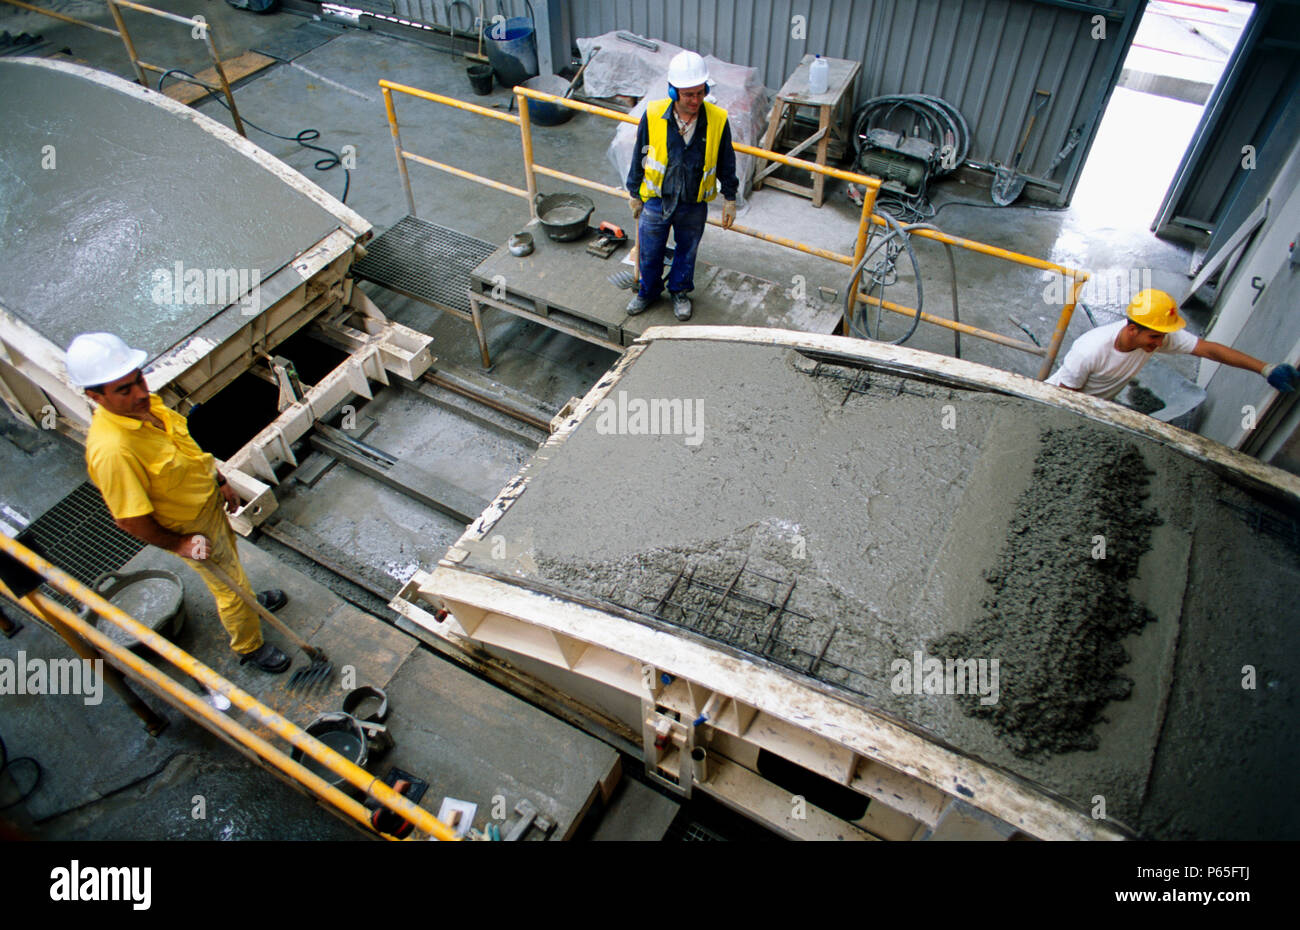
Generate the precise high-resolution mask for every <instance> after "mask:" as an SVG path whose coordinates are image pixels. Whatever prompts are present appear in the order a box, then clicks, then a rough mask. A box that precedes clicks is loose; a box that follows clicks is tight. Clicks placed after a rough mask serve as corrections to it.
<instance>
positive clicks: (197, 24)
mask: <svg viewBox="0 0 1300 930" xmlns="http://www.w3.org/2000/svg"><path fill="white" fill-rule="evenodd" d="M112 2H113V3H116V4H117V5H118V6H124V7H126V8H127V9H128V10H139V11H140V12H141V13H148V14H149V15H150V16H160V17H162V18H163V19H170V20H171V21H172V22H174V23H180V24H181V25H183V26H190V27H193V28H196V29H202V30H203V31H204V32H207V31H208V30H209V29H211V28H212V27H211V25H210V24H209V23H206V22H204V21H203V20H200V19H193V18H192V17H189V16H180V15H178V14H176V13H168V12H167V11H166V10H156V9H154V8H153V7H151V6H145V5H144V4H142V3H134V2H132V0H112Z"/></svg>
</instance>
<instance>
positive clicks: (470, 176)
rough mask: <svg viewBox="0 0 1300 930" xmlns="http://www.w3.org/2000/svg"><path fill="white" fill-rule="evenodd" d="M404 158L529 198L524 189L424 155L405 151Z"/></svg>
mask: <svg viewBox="0 0 1300 930" xmlns="http://www.w3.org/2000/svg"><path fill="white" fill-rule="evenodd" d="M402 157H403V158H409V159H410V160H411V161H414V162H419V163H420V164H422V165H428V166H429V167H430V168H437V169H438V170H439V171H445V172H447V173H448V174H454V175H456V177H458V178H465V179H466V180H467V181H476V182H478V183H479V184H486V185H487V186H488V187H492V188H495V189H496V190H499V191H505V192H506V193H507V194H514V195H515V196H516V197H523V198H525V199H527V198H528V191H526V190H524V189H522V188H519V187H514V186H512V185H510V184H505V183H503V182H501V181H494V180H492V179H491V178H485V177H483V175H481V174H475V173H474V172H472V171H466V170H465V169H464V168H454V167H452V166H451V165H445V164H443V163H442V162H440V161H434V160H433V159H432V158H425V157H424V156H423V155H416V154H415V153H414V152H407V151H403V152H402ZM412 215H414V214H412Z"/></svg>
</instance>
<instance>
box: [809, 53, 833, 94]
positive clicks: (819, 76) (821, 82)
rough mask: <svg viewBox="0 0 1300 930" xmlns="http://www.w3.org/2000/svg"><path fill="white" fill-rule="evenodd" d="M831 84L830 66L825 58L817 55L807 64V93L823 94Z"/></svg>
mask: <svg viewBox="0 0 1300 930" xmlns="http://www.w3.org/2000/svg"><path fill="white" fill-rule="evenodd" d="M830 86H831V66H830V63H829V62H827V61H826V59H825V58H823V57H822V56H820V55H818V56H817V57H816V58H814V59H813V63H812V64H811V65H809V66H808V93H810V94H824V93H826V91H827V90H829V89H830Z"/></svg>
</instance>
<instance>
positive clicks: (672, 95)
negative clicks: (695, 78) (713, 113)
mask: <svg viewBox="0 0 1300 930" xmlns="http://www.w3.org/2000/svg"><path fill="white" fill-rule="evenodd" d="M711 93H713V85H712V84H708V83H706V84H705V85H704V96H706V97H707V96H708V95H709V94H711ZM668 99H669V100H671V101H672V102H673V103H676V102H677V88H676V87H673V85H671V84H669V85H668Z"/></svg>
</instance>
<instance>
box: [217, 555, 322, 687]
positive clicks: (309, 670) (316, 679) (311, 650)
mask: <svg viewBox="0 0 1300 930" xmlns="http://www.w3.org/2000/svg"><path fill="white" fill-rule="evenodd" d="M204 567H205V568H207V569H208V571H210V572H212V574H213V575H215V576H216V578H217V580H218V581H220V582H221V583H222V584H224V585H225V586H226V587H227V588H229V589H230V590H232V591H234V592H235V593H236V594H238V595H239V599H240V600H241V601H243V602H244V603H245V604H247V605H248V606H249V607H250V608H252V609H253V610H254V611H256V612H257V615H258V616H259V617H261V618H262V619H263V620H265V621H266V622H267V623H269V624H271V626H273V627H275V628H276V629H277V630H279V631H280V632H281V633H283V634H284V635H285V636H286V637H287V638H288V639H289V640H290V641H291V642H292V643H293V644H294V645H295V646H297V647H298V648H299V649H301V650H302V651H303V652H304V653H306V654H307V658H309V659H311V664H310V665H308V666H307V667H306V668H300V669H298V671H296V672H294V673H293V675H291V676H290V677H289V690H290V691H293V690H297V689H299V688H302V689H306V688H308V687H310V686H311V685H315V684H319V683H320V682H323V681H328V680H329V677H330V675H331V674H333V672H334V665H333V664H332V663H331V662H330V660H329V657H328V656H326V655H325V653H324V651H323V650H320V649H317V648H316V647H315V646H313V645H311V644H310V643H309V642H307V640H305V639H303V638H302V637H301V636H299V635H298V634H297V633H295V632H294V631H293V630H291V629H289V627H288V626H286V625H285V624H284V623H283V622H282V621H281V620H280V619H279V618H278V617H276V615H275V614H273V613H271V612H270V611H269V610H267V609H266V608H265V607H263V606H262V605H261V604H259V603H258V602H257V597H256V596H254V595H253V594H252V593H251V592H249V591H246V590H244V589H243V588H242V587H240V586H239V585H237V584H235V579H233V578H231V577H230V575H228V574H226V572H225V570H224V569H222V568H221V566H219V565H217V564H216V563H215V562H212V561H211V560H209V561H207V562H205V563H204Z"/></svg>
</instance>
